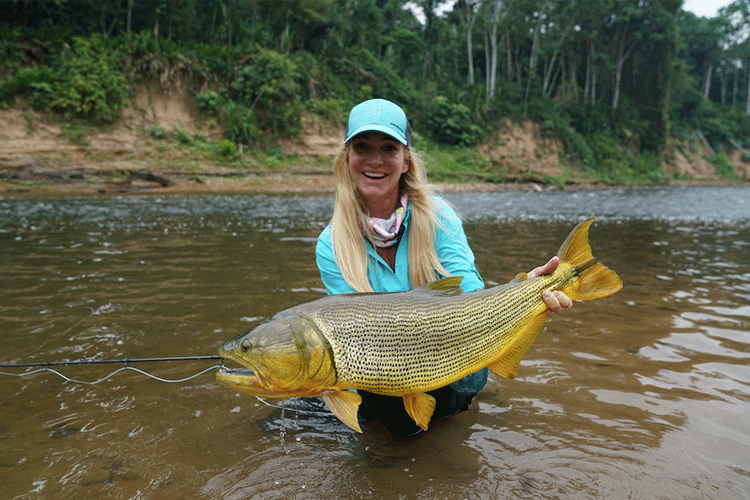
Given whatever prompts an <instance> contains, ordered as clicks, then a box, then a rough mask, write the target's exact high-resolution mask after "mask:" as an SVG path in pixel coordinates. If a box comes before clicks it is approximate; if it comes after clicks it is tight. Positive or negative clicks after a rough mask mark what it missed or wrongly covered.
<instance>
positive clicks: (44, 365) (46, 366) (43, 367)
mask: <svg viewBox="0 0 750 500" xmlns="http://www.w3.org/2000/svg"><path fill="white" fill-rule="evenodd" d="M223 359H224V358H222V357H221V356H180V357H170V358H136V359H92V360H77V361H53V362H35V363H2V364H0V368H38V369H37V370H32V371H29V372H24V373H8V372H5V371H0V375H9V376H11V377H28V376H30V375H34V374H36V373H40V372H51V373H54V374H55V375H57V376H58V377H60V378H62V379H63V380H65V381H67V382H72V383H75V384H83V385H97V384H100V383H102V382H104V381H105V380H107V379H109V378H111V377H113V376H114V375H116V374H118V373H120V372H121V371H123V370H132V371H134V372H138V373H140V374H142V375H145V376H147V377H149V378H152V379H154V380H157V381H159V382H167V383H170V384H176V383H180V382H187V381H188V380H192V379H194V378H197V377H200V376H201V375H203V374H204V373H207V372H209V371H211V370H216V369H220V368H223V367H224V363H223ZM206 360H222V363H221V364H219V365H214V366H211V367H208V368H206V369H205V370H202V371H200V372H198V373H196V374H195V375H191V376H189V377H185V378H181V379H166V378H162V377H159V376H156V375H153V374H151V373H148V372H146V371H144V370H141V369H139V368H135V367H133V366H130V364H131V363H152V362H165V361H166V362H169V361H206ZM114 363H123V364H125V366H123V367H122V368H118V369H117V370H115V371H113V372H112V373H110V374H109V375H106V376H104V377H102V378H100V379H98V380H94V381H88V380H78V379H74V378H70V377H68V376H67V375H64V374H62V373H60V372H59V371H57V370H55V369H54V368H51V367H52V366H75V365H103V364H114ZM255 398H256V399H257V400H258V401H260V402H261V403H263V404H264V405H266V406H269V407H271V408H276V409H279V410H282V411H283V410H284V409H287V410H289V411H293V412H295V413H305V414H308V415H322V416H327V415H330V413H328V412H321V411H313V410H303V409H300V408H297V407H296V402H295V407H294V408H289V407H287V406H279V405H275V404H273V403H269V402H268V401H266V400H265V399H262V398H261V397H259V396H255ZM294 399H295V400H296V398H294Z"/></svg>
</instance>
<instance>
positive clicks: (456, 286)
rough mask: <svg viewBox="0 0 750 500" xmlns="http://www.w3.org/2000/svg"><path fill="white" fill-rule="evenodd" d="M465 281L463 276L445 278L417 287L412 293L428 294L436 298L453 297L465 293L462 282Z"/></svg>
mask: <svg viewBox="0 0 750 500" xmlns="http://www.w3.org/2000/svg"><path fill="white" fill-rule="evenodd" d="M463 279H464V277H463V276H451V277H449V278H443V279H440V280H436V281H432V282H430V283H426V284H424V285H422V286H420V287H417V288H415V289H414V290H412V292H417V293H428V294H430V295H434V296H443V297H453V296H455V295H460V294H462V293H463V292H464V291H463V289H462V288H461V281H462V280H463Z"/></svg>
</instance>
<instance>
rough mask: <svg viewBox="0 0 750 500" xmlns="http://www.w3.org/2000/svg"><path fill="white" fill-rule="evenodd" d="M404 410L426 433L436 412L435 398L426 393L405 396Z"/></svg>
mask: <svg viewBox="0 0 750 500" xmlns="http://www.w3.org/2000/svg"><path fill="white" fill-rule="evenodd" d="M404 408H406V413H408V414H409V416H410V417H411V418H412V419H413V420H414V421H415V422H416V423H417V425H418V426H420V427H421V428H422V429H423V430H425V431H426V430H427V426H428V425H430V418H431V417H432V413H433V412H434V411H435V398H433V397H432V396H430V395H429V394H427V393H425V392H419V393H417V394H411V395H409V396H404Z"/></svg>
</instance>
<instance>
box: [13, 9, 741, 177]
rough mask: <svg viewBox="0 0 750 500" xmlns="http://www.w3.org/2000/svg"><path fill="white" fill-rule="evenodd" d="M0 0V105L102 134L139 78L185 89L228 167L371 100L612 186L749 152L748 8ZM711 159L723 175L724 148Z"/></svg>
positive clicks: (425, 131)
mask: <svg viewBox="0 0 750 500" xmlns="http://www.w3.org/2000/svg"><path fill="white" fill-rule="evenodd" d="M0 3H1V4H2V7H3V13H4V16H3V19H2V20H0V102H2V101H6V102H7V101H9V100H10V99H13V98H15V97H16V96H20V97H21V98H22V99H23V100H24V102H26V103H28V104H29V105H30V106H33V107H34V108H36V109H39V110H46V111H51V112H57V113H60V114H62V115H63V116H65V117H66V118H71V119H72V118H75V119H77V120H87V121H89V122H91V123H112V122H115V121H116V120H117V119H118V116H119V113H120V111H121V110H122V109H123V108H124V107H126V106H127V105H128V99H129V98H130V96H131V92H132V91H133V89H134V87H135V85H136V84H138V83H158V84H159V85H162V86H163V87H169V86H170V85H173V84H176V83H186V84H187V85H188V86H189V88H191V89H192V93H193V97H194V104H195V107H196V109H197V110H200V112H202V113H204V114H205V115H206V116H207V117H212V118H211V119H212V120H216V121H217V122H219V123H221V124H222V126H223V128H224V130H225V137H226V140H227V142H226V143H225V144H222V145H220V146H219V147H218V149H219V150H220V151H223V153H221V154H222V155H225V156H230V153H231V152H232V151H234V149H233V148H231V147H230V144H237V143H240V144H245V145H247V146H249V147H250V148H252V147H257V148H261V149H264V150H265V149H267V148H268V142H267V138H268V137H282V136H294V135H295V134H297V133H298V132H299V131H300V130H301V128H302V117H303V116H304V115H305V114H311V115H314V116H316V117H318V118H319V119H321V120H324V121H326V120H327V121H330V122H335V123H337V124H340V123H341V122H343V121H344V120H345V119H346V114H347V112H348V110H349V109H350V108H351V106H353V105H354V104H356V103H358V102H360V101H362V100H364V99H368V98H371V97H384V98H387V99H391V100H393V101H395V102H397V103H399V104H400V105H402V106H403V107H404V109H405V110H406V112H407V115H408V116H409V117H410V120H411V125H412V129H413V130H414V131H415V133H416V136H417V137H419V138H420V142H421V143H422V144H424V145H427V146H430V147H432V146H433V145H434V148H433V149H435V148H436V149H437V150H443V149H442V148H443V147H445V148H470V147H472V146H475V145H476V144H478V143H480V142H482V141H486V140H491V134H492V133H493V132H494V131H495V130H497V129H498V128H499V127H500V125H501V123H502V121H503V120H506V119H512V120H521V119H524V118H529V119H532V120H535V121H537V122H539V123H540V124H541V125H542V131H543V133H545V134H548V135H552V136H555V137H558V138H559V139H560V140H561V141H562V143H563V144H564V146H565V148H566V153H567V155H566V158H567V159H568V161H569V162H570V163H571V164H575V165H580V166H581V167H582V168H583V169H584V171H585V172H587V173H588V174H590V175H592V176H596V177H598V178H601V179H605V180H607V181H611V182H661V181H663V180H664V178H663V172H662V171H661V167H660V164H661V159H662V157H663V155H664V154H666V153H667V152H668V151H669V149H670V147H671V145H672V144H677V145H678V147H679V145H680V144H681V141H682V140H683V139H684V138H688V137H690V136H691V135H692V133H693V131H694V130H696V129H698V130H700V131H702V132H703V134H704V135H705V137H706V138H707V139H708V140H709V142H710V143H711V144H712V145H713V147H714V149H715V150H716V151H717V152H722V151H726V150H728V145H729V144H730V143H735V144H739V145H741V146H742V147H744V148H746V149H750V94H749V93H748V89H750V85H749V82H748V78H749V77H750V76H749V75H750V72H749V71H748V70H749V69H750V68H749V67H748V66H749V65H750V42H749V41H748V37H747V33H748V27H750V0H735V1H734V2H733V3H732V4H730V5H729V6H728V7H725V8H723V9H721V10H720V12H719V15H718V16H717V17H716V18H713V19H706V18H698V17H696V16H695V15H693V14H691V13H690V12H687V11H684V10H682V8H681V5H682V2H681V1H680V0H653V1H650V2H638V3H635V2H632V1H630V0H614V1H613V0H566V1H557V2H555V1H552V0H517V1H514V2H498V1H496V0H458V1H456V2H453V3H450V2H448V3H446V2H440V1H437V0H415V1H411V2H407V1H405V0H200V1H199V0H156V1H154V2H135V1H134V0H124V1H123V0H97V1H94V0H56V1H55V2H47V1H44V0H0ZM66 130H67V129H66ZM68 132H69V133H71V134H74V132H75V131H74V130H73V129H70V130H69V131H68ZM151 134H152V135H153V136H154V138H159V135H160V134H161V135H162V136H163V135H166V134H165V132H164V131H163V129H162V130H161V132H160V131H159V130H156V129H153V130H151ZM74 135H75V134H74ZM176 139H177V140H181V139H180V136H179V134H178V136H176ZM183 139H184V138H183ZM188 139H189V137H188ZM185 140H187V139H185ZM232 154H233V153H232ZM470 158H473V156H472V155H471V154H470V153H469V152H467V153H465V154H464V153H458V154H456V155H455V158H454V160H451V161H455V162H456V164H460V163H462V162H463V163H466V161H469V160H468V159H470ZM450 163H451V162H450V161H448V162H447V163H446V164H445V171H446V174H445V175H446V176H447V175H450V176H454V175H459V174H458V173H457V171H455V169H451V168H450V167H449V164H450ZM470 163H472V164H474V163H476V161H474V160H471V161H470ZM714 163H715V165H716V168H717V170H718V171H720V172H725V174H726V175H727V176H732V175H733V174H732V169H731V166H729V167H727V165H728V161H727V160H726V157H724V156H723V155H717V158H716V159H715V160H714ZM456 168H460V167H456ZM493 169H494V170H493ZM438 170H439V171H441V169H438ZM449 171H450V172H453V173H450V174H448V173H447V172H449ZM477 172H485V173H483V174H482V175H485V174H486V178H487V179H499V180H501V179H503V178H504V176H505V170H504V167H503V166H492V165H491V164H484V163H482V162H479V164H478V167H477Z"/></svg>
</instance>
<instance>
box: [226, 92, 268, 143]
mask: <svg viewBox="0 0 750 500" xmlns="http://www.w3.org/2000/svg"><path fill="white" fill-rule="evenodd" d="M222 121H223V124H224V137H225V138H227V139H229V140H230V141H232V142H234V143H240V144H252V143H253V142H254V141H255V139H256V138H257V137H258V134H259V129H258V122H257V120H256V119H255V113H253V112H252V111H251V110H250V109H248V108H247V107H246V106H243V105H242V104H237V103H236V102H234V101H229V102H228V103H227V104H226V106H224V113H223V120H222Z"/></svg>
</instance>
